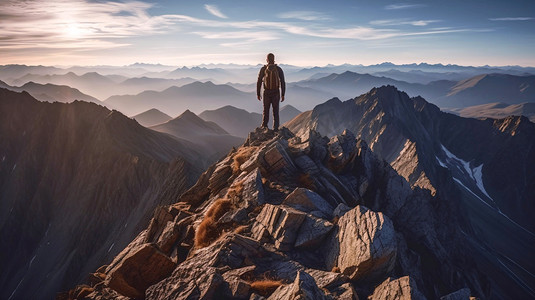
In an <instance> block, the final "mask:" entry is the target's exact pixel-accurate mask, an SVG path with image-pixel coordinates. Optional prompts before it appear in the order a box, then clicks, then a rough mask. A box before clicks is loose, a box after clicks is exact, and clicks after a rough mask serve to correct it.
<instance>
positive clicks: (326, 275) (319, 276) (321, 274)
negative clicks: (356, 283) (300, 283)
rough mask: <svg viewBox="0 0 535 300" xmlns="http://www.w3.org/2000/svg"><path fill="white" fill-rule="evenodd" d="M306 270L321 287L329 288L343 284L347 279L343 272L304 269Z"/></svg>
mask: <svg viewBox="0 0 535 300" xmlns="http://www.w3.org/2000/svg"><path fill="white" fill-rule="evenodd" d="M306 272H307V273H308V274H310V276H312V277H313V278H314V280H315V281H316V284H317V285H318V287H319V288H321V289H322V288H326V289H331V288H332V287H336V286H339V285H342V284H344V283H345V282H346V281H347V280H348V278H347V277H346V276H345V275H344V274H341V273H336V272H327V271H322V270H316V269H306Z"/></svg>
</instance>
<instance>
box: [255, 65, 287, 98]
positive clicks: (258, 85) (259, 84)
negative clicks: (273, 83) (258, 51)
mask: <svg viewBox="0 0 535 300" xmlns="http://www.w3.org/2000/svg"><path fill="white" fill-rule="evenodd" d="M266 67H267V65H264V66H263V67H262V69H260V72H258V81H257V82H256V96H260V89H261V87H262V82H263V81H264V74H265V73H266ZM277 69H278V70H279V79H280V84H281V86H280V89H281V95H282V96H283V97H284V93H285V92H286V82H285V81H284V72H283V71H282V69H281V67H279V66H277ZM264 88H265V86H264Z"/></svg>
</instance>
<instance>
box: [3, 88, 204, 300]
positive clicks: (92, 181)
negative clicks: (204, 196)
mask: <svg viewBox="0 0 535 300" xmlns="http://www.w3.org/2000/svg"><path fill="white" fill-rule="evenodd" d="M0 114H1V115H2V118H0V136H1V137H2V138H1V139H0V244H2V247H3V249H2V251H1V255H0V269H1V270H2V273H1V275H0V298H2V299H51V298H53V297H54V296H55V295H56V293H57V292H58V291H61V290H65V289H68V288H70V287H72V286H73V285H74V284H76V283H79V282H82V281H84V280H86V279H87V275H88V272H91V271H93V270H95V269H96V268H97V267H98V266H100V265H102V264H103V263H104V262H106V261H110V259H111V258H113V257H114V256H115V255H116V254H117V253H118V252H119V251H120V250H121V249H122V248H124V246H125V245H127V244H128V243H129V242H130V241H131V240H132V238H133V237H134V236H135V235H137V234H138V233H139V231H140V230H141V229H142V228H144V227H145V226H147V224H148V223H147V222H148V221H149V219H150V217H151V214H152V211H153V209H154V208H155V207H156V206H157V205H162V204H164V203H173V202H174V201H175V200H176V199H177V198H178V196H179V195H180V194H181V193H182V192H184V191H185V190H186V189H187V188H189V187H190V186H191V185H192V184H193V183H194V182H195V180H196V179H197V177H198V175H199V174H200V173H201V171H202V167H203V166H202V165H198V164H197V161H198V160H200V157H201V155H200V154H199V152H198V151H197V150H196V149H195V147H193V146H194V145H191V144H190V143H187V142H185V141H179V140H178V139H175V138H172V137H169V136H168V135H166V134H162V133H159V132H155V131H152V130H149V129H147V128H144V127H142V126H141V125H139V124H138V123H137V122H136V121H134V120H132V119H130V118H128V117H125V116H124V115H122V114H121V113H119V112H117V111H110V110H108V109H107V108H105V107H102V106H99V105H96V104H93V103H87V102H80V101H75V102H73V103H69V104H64V103H57V102H56V103H46V102H39V101H37V100H36V99H34V98H33V97H32V96H30V94H28V93H26V92H22V93H17V92H12V91H9V90H7V89H0Z"/></svg>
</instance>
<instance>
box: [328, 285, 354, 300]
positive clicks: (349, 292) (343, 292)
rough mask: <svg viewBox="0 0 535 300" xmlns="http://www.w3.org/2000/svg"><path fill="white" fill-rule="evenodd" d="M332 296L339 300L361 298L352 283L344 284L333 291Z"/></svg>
mask: <svg viewBox="0 0 535 300" xmlns="http://www.w3.org/2000/svg"><path fill="white" fill-rule="evenodd" d="M331 294H332V295H333V297H334V298H335V299H337V300H359V296H358V295H357V292H356V291H355V289H354V288H353V286H352V285H351V283H344V284H342V285H341V286H339V287H338V288H336V289H335V290H334V291H332V292H331Z"/></svg>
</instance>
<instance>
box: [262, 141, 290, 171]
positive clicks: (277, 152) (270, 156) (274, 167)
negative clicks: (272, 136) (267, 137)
mask: <svg viewBox="0 0 535 300" xmlns="http://www.w3.org/2000/svg"><path fill="white" fill-rule="evenodd" d="M284 148H285V147H284V146H283V145H282V144H281V142H280V141H277V142H275V143H274V144H273V145H272V146H271V147H270V148H269V149H267V150H266V152H265V154H264V161H265V168H266V171H267V172H268V173H277V172H279V171H281V170H282V169H283V168H288V169H289V170H290V171H293V170H295V165H294V163H293V161H292V159H291V158H290V157H289V156H288V153H286V150H285V149H284Z"/></svg>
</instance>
